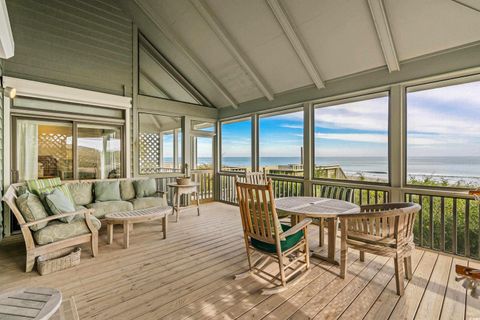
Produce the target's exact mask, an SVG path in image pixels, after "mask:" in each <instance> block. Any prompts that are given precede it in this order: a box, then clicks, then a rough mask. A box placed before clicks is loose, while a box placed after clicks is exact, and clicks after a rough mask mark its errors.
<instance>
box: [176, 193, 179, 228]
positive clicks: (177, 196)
mask: <svg viewBox="0 0 480 320" xmlns="http://www.w3.org/2000/svg"><path fill="white" fill-rule="evenodd" d="M175 198H176V201H175V202H176V204H175V205H176V207H177V208H176V210H177V215H176V216H175V222H178V216H179V214H178V213H179V211H180V192H177V193H176V194H175Z"/></svg>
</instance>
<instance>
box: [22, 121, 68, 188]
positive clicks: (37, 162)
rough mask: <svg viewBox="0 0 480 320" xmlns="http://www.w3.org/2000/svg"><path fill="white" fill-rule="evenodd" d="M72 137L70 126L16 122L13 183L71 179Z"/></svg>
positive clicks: (58, 123)
mask: <svg viewBox="0 0 480 320" xmlns="http://www.w3.org/2000/svg"><path fill="white" fill-rule="evenodd" d="M72 137H73V125H72V123H68V122H66V123H62V122H53V121H43V120H29V119H16V126H15V138H16V143H15V144H14V155H15V159H14V162H13V165H14V170H15V171H14V172H15V173H16V175H15V176H14V177H13V181H19V182H20V181H25V180H29V179H38V178H40V179H41V178H53V177H60V178H61V179H62V180H68V179H73V148H72V141H73V138H72Z"/></svg>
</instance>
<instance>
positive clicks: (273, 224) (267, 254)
mask: <svg viewBox="0 0 480 320" xmlns="http://www.w3.org/2000/svg"><path fill="white" fill-rule="evenodd" d="M236 187H237V196H238V202H239V207H240V215H241V218H242V226H243V235H244V240H245V248H246V251H247V259H248V265H249V271H247V272H245V273H243V274H240V275H237V276H236V277H235V278H236V279H240V278H245V277H247V276H249V275H252V274H254V273H259V274H260V275H263V276H265V275H267V277H268V281H270V282H271V283H272V284H274V287H273V288H268V289H264V290H263V291H262V294H275V293H279V292H282V291H284V290H286V289H287V286H288V285H290V284H292V283H293V282H296V281H298V280H299V279H300V278H301V277H302V276H303V275H305V272H303V274H301V273H302V271H307V270H308V269H310V260H309V255H310V252H309V249H308V239H307V235H308V232H307V226H308V225H309V224H310V223H311V220H310V219H305V220H303V221H301V222H300V223H298V224H296V225H295V226H294V227H290V226H288V225H283V224H282V225H281V224H280V222H279V220H278V215H277V211H276V209H275V199H274V195H273V189H272V181H271V180H268V181H267V184H248V183H241V182H238V181H237V182H236ZM254 252H258V253H260V254H261V257H260V258H259V259H258V260H256V261H255V262H253V263H252V254H253V253H254ZM270 260H273V261H274V262H276V263H278V267H279V272H278V273H276V274H272V273H270V272H268V271H266V268H265V265H266V264H267V262H269V261H270Z"/></svg>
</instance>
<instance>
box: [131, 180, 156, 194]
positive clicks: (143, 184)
mask: <svg viewBox="0 0 480 320" xmlns="http://www.w3.org/2000/svg"><path fill="white" fill-rule="evenodd" d="M133 186H134V187H135V195H136V197H137V198H145V197H152V196H154V195H155V193H156V192H157V182H156V181H155V179H141V180H135V181H133Z"/></svg>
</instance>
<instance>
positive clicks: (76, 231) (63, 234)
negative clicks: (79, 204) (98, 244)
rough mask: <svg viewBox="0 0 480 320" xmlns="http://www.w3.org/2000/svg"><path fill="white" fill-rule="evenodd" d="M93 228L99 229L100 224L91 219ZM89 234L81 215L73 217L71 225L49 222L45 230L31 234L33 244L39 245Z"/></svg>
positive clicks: (96, 220)
mask: <svg viewBox="0 0 480 320" xmlns="http://www.w3.org/2000/svg"><path fill="white" fill-rule="evenodd" d="M91 220H92V222H93V225H94V226H95V228H97V230H98V229H100V227H101V222H100V220H98V219H97V218H95V217H91ZM87 233H90V229H88V227H87V224H86V223H85V217H84V216H83V215H78V216H75V219H74V220H73V221H72V222H71V223H63V222H60V221H51V222H49V223H48V225H47V226H46V227H45V228H42V229H40V230H38V231H35V232H34V233H33V238H34V239H35V242H36V243H37V244H39V245H44V244H48V243H53V242H57V241H61V240H65V239H69V238H72V237H75V236H79V235H82V234H87Z"/></svg>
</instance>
